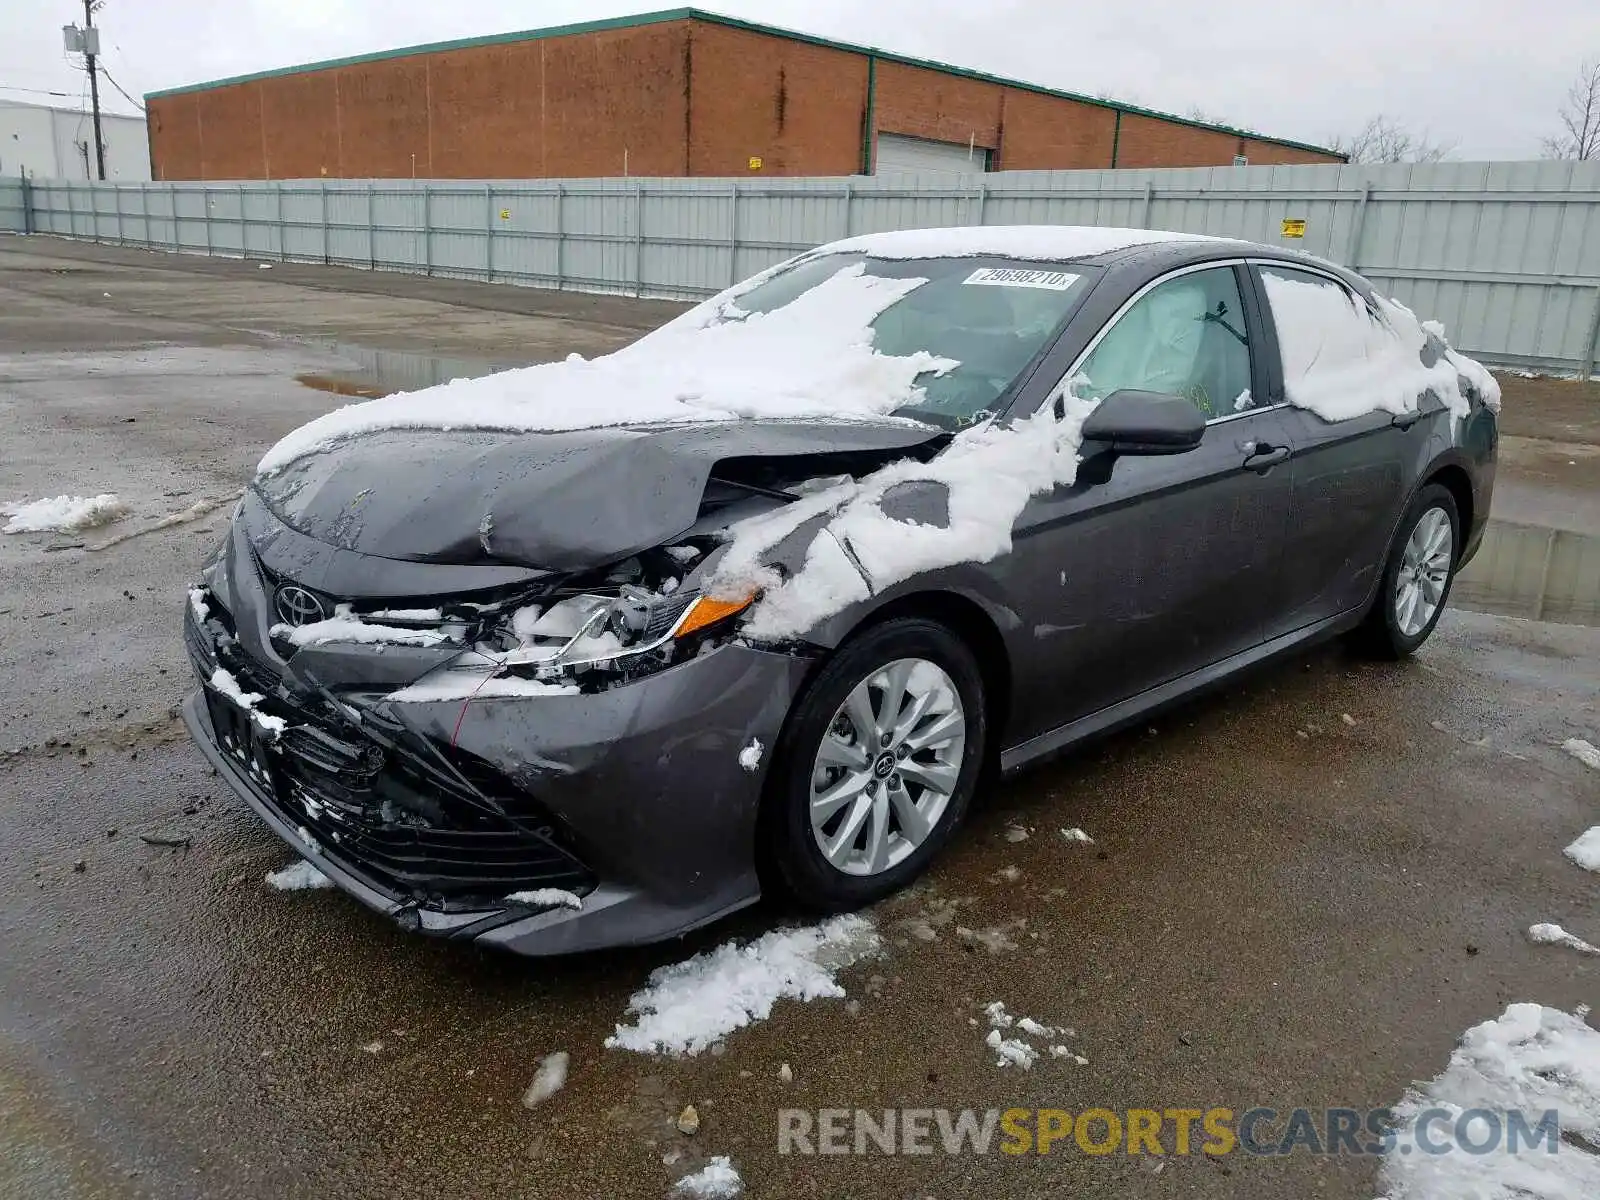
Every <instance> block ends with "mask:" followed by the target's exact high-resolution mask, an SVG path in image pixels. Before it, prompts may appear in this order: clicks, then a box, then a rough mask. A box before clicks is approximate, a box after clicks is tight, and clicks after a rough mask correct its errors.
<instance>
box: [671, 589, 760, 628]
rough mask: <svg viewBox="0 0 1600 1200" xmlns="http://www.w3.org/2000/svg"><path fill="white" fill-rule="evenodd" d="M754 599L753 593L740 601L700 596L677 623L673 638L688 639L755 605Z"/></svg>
mask: <svg viewBox="0 0 1600 1200" xmlns="http://www.w3.org/2000/svg"><path fill="white" fill-rule="evenodd" d="M755 599H756V597H755V593H754V592H752V593H751V594H750V595H748V596H746V597H745V598H744V599H742V600H713V599H712V598H711V597H710V596H701V597H700V598H699V599H698V600H696V601H695V602H694V603H693V604H691V605H690V606H689V611H688V612H686V613H685V614H684V615H683V620H682V621H680V622H679V623H678V628H677V630H676V631H675V632H674V634H673V636H674V637H688V636H689V635H690V634H691V633H697V632H699V631H700V630H702V629H704V628H705V627H706V626H707V625H715V624H716V623H717V622H718V621H722V620H726V619H727V618H728V617H731V616H733V615H734V614H735V613H741V612H743V611H744V610H745V609H747V608H749V607H750V606H751V605H752V604H754V603H755Z"/></svg>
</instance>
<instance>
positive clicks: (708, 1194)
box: [672, 1154, 744, 1200]
mask: <svg viewBox="0 0 1600 1200" xmlns="http://www.w3.org/2000/svg"><path fill="white" fill-rule="evenodd" d="M743 1192H744V1180H742V1179H740V1178H739V1172H738V1171H736V1170H734V1169H733V1163H732V1162H730V1161H729V1160H728V1156H727V1155H726V1154H717V1155H714V1156H713V1157H712V1158H711V1159H710V1160H709V1161H708V1162H707V1163H706V1165H705V1166H703V1167H701V1168H700V1169H699V1170H698V1171H696V1172H695V1173H694V1174H692V1175H685V1176H684V1177H683V1178H682V1179H680V1180H678V1182H677V1183H675V1184H673V1185H672V1194H673V1195H675V1196H690V1197H693V1198H694V1200H732V1197H734V1196H738V1195H742V1194H743Z"/></svg>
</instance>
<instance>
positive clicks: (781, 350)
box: [257, 265, 958, 474]
mask: <svg viewBox="0 0 1600 1200" xmlns="http://www.w3.org/2000/svg"><path fill="white" fill-rule="evenodd" d="M925 282H926V280H922V279H886V278H882V277H879V276H871V275H867V274H865V273H864V268H863V267H862V266H861V265H856V266H854V267H850V268H847V269H845V270H843V271H840V272H839V273H838V274H837V275H834V276H833V277H832V278H830V279H828V280H827V281H825V282H823V283H821V284H819V285H818V286H817V287H815V288H812V289H811V290H810V291H808V292H806V293H805V294H803V295H801V296H800V297H798V298H797V299H796V300H794V301H793V302H791V303H789V304H787V305H785V306H784V307H782V308H780V309H776V310H774V311H773V312H770V313H752V314H749V315H747V316H744V317H743V318H742V319H740V320H730V321H720V322H719V321H717V320H716V319H715V318H716V317H717V315H718V314H717V310H716V309H714V308H712V307H711V306H708V305H701V306H700V307H699V308H696V309H693V310H691V311H690V312H688V313H685V314H684V316H682V317H680V318H678V319H677V320H675V321H672V322H671V323H669V324H667V325H664V326H663V327H662V328H660V329H658V330H656V331H655V332H654V333H651V334H649V335H647V336H645V337H643V338H641V339H639V340H638V341H637V342H635V343H633V344H632V345H631V346H627V347H625V348H623V349H622V350H618V351H616V352H615V353H613V354H608V355H605V356H603V357H601V358H596V359H588V360H586V359H584V358H582V357H580V356H579V355H576V354H574V355H572V356H570V357H569V358H567V359H566V360H565V361H564V362H556V363H543V364H540V365H538V366H533V367H523V368H521V369H520V370H514V371H503V372H501V373H499V374H496V375H487V376H484V377H483V378H481V379H458V380H455V381H453V382H451V383H446V384H441V385H439V386H438V387H431V388H424V389H423V390H422V391H418V392H407V393H403V394H400V395H396V396H386V397H384V398H383V399H381V400H369V401H367V402H365V403H362V404H351V405H347V406H345V407H344V408H340V409H336V410H334V411H333V412H331V413H328V414H327V415H326V416H322V417H318V418H317V419H316V420H314V421H312V422H310V423H309V424H306V425H303V426H301V427H300V428H299V429H297V430H295V431H294V432H293V433H291V434H289V435H288V436H287V437H285V438H284V439H283V440H282V441H280V442H279V443H278V444H277V445H276V446H274V447H273V448H272V449H271V450H269V451H267V454H266V457H264V458H263V459H262V460H261V463H260V465H259V467H258V468H257V470H258V471H259V472H260V473H262V474H271V473H272V472H275V471H278V470H281V469H282V468H283V467H285V466H287V465H288V464H289V463H291V462H294V461H295V460H296V459H298V458H302V457H304V456H305V455H307V454H310V453H313V452H315V451H318V450H321V449H324V448H326V447H328V446H330V445H333V444H335V443H337V442H341V441H344V440H347V439H349V438H351V437H354V436H356V435H358V434H363V433H370V432H373V431H376V430H393V429H444V430H494V431H501V432H542V433H554V432H564V431H571V430H578V429H597V428H604V427H608V426H619V425H664V424H677V423H686V422H704V421H727V420H731V419H735V418H761V417H766V418H816V417H828V418H832V419H836V420H837V419H845V420H848V419H851V418H856V419H861V418H868V419H875V420H881V419H882V417H883V416H884V415H885V414H887V413H890V412H893V411H894V410H895V409H897V408H903V407H905V406H907V405H911V404H915V403H916V402H917V401H918V400H919V399H920V398H921V397H922V394H923V393H922V389H921V388H920V387H918V386H917V382H916V381H917V377H918V376H920V375H923V374H925V373H928V372H935V373H937V372H942V371H947V370H950V369H951V368H953V367H955V366H957V365H958V364H957V363H955V362H953V361H951V360H949V359H943V358H938V357H935V356H934V355H932V354H930V353H928V352H926V351H919V352H918V353H916V354H911V355H906V356H903V357H897V356H892V355H886V354H880V353H878V352H877V351H876V350H874V349H873V348H872V322H873V320H874V319H875V318H876V317H877V316H878V315H879V314H880V313H882V312H883V311H884V310H885V309H887V308H888V307H889V306H890V305H891V304H893V303H894V302H895V301H897V300H899V299H900V298H902V297H903V296H906V295H908V294H909V293H910V292H912V291H913V290H915V289H916V288H918V287H920V286H921V285H922V284H923V283H925Z"/></svg>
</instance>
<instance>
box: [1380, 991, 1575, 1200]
mask: <svg viewBox="0 0 1600 1200" xmlns="http://www.w3.org/2000/svg"><path fill="white" fill-rule="evenodd" d="M1581 1013H1582V1010H1580V1016H1572V1015H1570V1014H1568V1013H1564V1012H1561V1011H1560V1010H1559V1009H1554V1008H1545V1007H1543V1006H1542V1005H1538V1004H1513V1005H1511V1007H1509V1008H1507V1009H1506V1011H1505V1012H1504V1013H1502V1014H1501V1015H1500V1016H1499V1017H1497V1018H1496V1019H1494V1020H1492V1021H1485V1022H1484V1023H1483V1024H1482V1025H1477V1026H1475V1027H1473V1028H1472V1029H1469V1030H1468V1031H1467V1033H1466V1036H1465V1037H1463V1038H1462V1039H1461V1045H1460V1046H1459V1047H1457V1049H1456V1050H1455V1052H1454V1053H1453V1054H1451V1056H1450V1065H1449V1066H1448V1067H1447V1068H1446V1069H1445V1071H1444V1074H1442V1075H1440V1076H1439V1077H1438V1078H1437V1079H1435V1080H1433V1081H1432V1082H1431V1083H1428V1084H1425V1085H1420V1086H1416V1087H1413V1088H1412V1090H1411V1091H1409V1092H1407V1093H1406V1096H1405V1099H1404V1100H1402V1101H1401V1102H1400V1104H1398V1105H1396V1106H1395V1109H1394V1114H1395V1118H1396V1120H1397V1122H1398V1128H1397V1134H1398V1139H1397V1141H1396V1144H1395V1147H1394V1150H1393V1151H1392V1152H1391V1153H1390V1154H1388V1155H1387V1156H1386V1157H1385V1158H1384V1165H1383V1186H1384V1189H1385V1191H1384V1196H1385V1200H1515V1198H1517V1197H1526V1198H1529V1200H1592V1198H1593V1197H1595V1196H1600V1155H1596V1154H1593V1153H1589V1152H1586V1151H1585V1150H1584V1149H1582V1148H1580V1147H1579V1146H1577V1145H1573V1144H1562V1145H1560V1146H1558V1147H1556V1153H1554V1154H1552V1153H1549V1152H1548V1150H1547V1147H1546V1146H1545V1145H1539V1146H1537V1147H1535V1148H1533V1149H1528V1148H1527V1147H1526V1146H1524V1148H1523V1150H1522V1152H1521V1153H1518V1154H1510V1153H1507V1152H1506V1149H1505V1142H1504V1140H1502V1141H1501V1143H1500V1145H1499V1146H1498V1147H1497V1148H1496V1149H1494V1150H1492V1151H1491V1152H1489V1153H1487V1154H1469V1153H1467V1152H1465V1151H1464V1150H1463V1149H1462V1148H1461V1147H1458V1146H1453V1147H1452V1149H1451V1151H1450V1152H1449V1153H1448V1154H1425V1153H1418V1152H1417V1150H1418V1147H1417V1145H1416V1122H1417V1119H1418V1117H1419V1116H1420V1115H1421V1114H1422V1113H1425V1112H1427V1111H1429V1110H1430V1109H1445V1110H1447V1111H1449V1112H1452V1113H1456V1114H1460V1113H1463V1112H1466V1111H1468V1110H1470V1109H1478V1108H1482V1109H1490V1110H1494V1111H1496V1112H1498V1113H1500V1114H1504V1113H1506V1112H1507V1111H1508V1110H1514V1111H1517V1112H1520V1113H1522V1114H1523V1116H1524V1118H1525V1119H1526V1121H1527V1125H1528V1128H1530V1129H1532V1128H1536V1127H1537V1125H1538V1122H1539V1119H1540V1117H1541V1116H1542V1115H1543V1114H1544V1112H1546V1111H1547V1110H1550V1109H1554V1110H1556V1111H1557V1112H1558V1113H1559V1114H1560V1117H1559V1120H1560V1125H1561V1130H1562V1132H1563V1133H1565V1134H1569V1135H1576V1136H1577V1137H1579V1138H1581V1139H1583V1140H1584V1141H1585V1142H1587V1143H1588V1144H1589V1145H1590V1146H1595V1145H1600V1033H1597V1032H1596V1031H1595V1030H1593V1029H1591V1028H1589V1026H1588V1025H1586V1024H1585V1023H1584V1022H1583V1020H1582V1019H1581ZM1502 1119H1504V1117H1503V1116H1502ZM1452 1125H1453V1122H1451V1123H1446V1122H1441V1121H1437V1120H1435V1121H1432V1122H1431V1123H1430V1125H1429V1129H1428V1136H1429V1140H1430V1141H1431V1142H1433V1143H1434V1144H1438V1143H1440V1142H1442V1141H1444V1140H1445V1139H1447V1138H1448V1137H1449V1136H1450V1129H1451V1126H1452ZM1468 1128H1469V1136H1470V1137H1471V1139H1472V1140H1473V1141H1474V1142H1479V1141H1481V1140H1483V1139H1485V1138H1486V1136H1487V1135H1486V1132H1485V1127H1484V1125H1483V1124H1482V1123H1481V1122H1475V1123H1474V1124H1473V1125H1471V1126H1469V1127H1468ZM1408 1147H1409V1149H1410V1150H1411V1151H1412V1152H1411V1153H1405V1152H1404V1151H1405V1150H1406V1149H1407V1148H1408Z"/></svg>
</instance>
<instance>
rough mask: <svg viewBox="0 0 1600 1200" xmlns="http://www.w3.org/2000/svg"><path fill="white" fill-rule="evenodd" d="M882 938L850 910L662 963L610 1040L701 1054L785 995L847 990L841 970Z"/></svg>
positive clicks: (619, 1045)
mask: <svg viewBox="0 0 1600 1200" xmlns="http://www.w3.org/2000/svg"><path fill="white" fill-rule="evenodd" d="M878 946H879V941H878V934H877V931H876V930H875V929H874V928H873V926H872V923H871V922H870V921H868V920H867V919H866V918H864V917H859V916H856V915H854V914H849V915H845V916H839V917H833V918H831V919H829V920H827V921H824V922H823V923H822V924H820V925H812V926H805V927H802V928H799V929H778V930H774V931H773V932H771V933H768V934H765V935H763V936H762V937H759V938H757V939H756V940H755V941H753V942H749V943H747V944H746V945H742V946H741V945H740V944H738V943H737V942H726V943H724V944H723V945H721V946H718V947H716V948H715V949H712V950H707V951H704V952H702V953H700V954H696V955H695V956H694V957H693V958H691V959H688V960H687V961H685V962H680V963H671V964H669V965H667V966H664V967H657V968H656V969H655V970H654V971H652V972H651V973H650V979H649V981H648V983H647V984H646V985H645V987H644V988H643V989H642V990H640V991H638V992H635V993H634V995H633V997H632V998H631V999H630V1000H629V1001H628V1012H629V1013H632V1014H634V1017H635V1021H634V1024H632V1025H620V1024H619V1025H618V1026H617V1030H616V1033H614V1034H613V1035H612V1036H610V1037H608V1038H607V1039H606V1045H607V1046H608V1047H610V1048H612V1049H619V1050H633V1051H637V1052H638V1053H641V1054H666V1055H674V1056H677V1055H688V1056H693V1055H696V1054H699V1053H700V1052H701V1051H703V1050H707V1049H709V1048H710V1047H711V1046H713V1045H714V1044H715V1043H717V1042H719V1041H720V1040H722V1038H724V1037H726V1036H727V1035H728V1034H730V1033H732V1032H733V1031H734V1030H736V1029H741V1028H743V1027H744V1026H746V1025H749V1024H751V1023H752V1022H754V1021H764V1020H766V1019H767V1018H768V1017H769V1016H771V1015H772V1008H773V1005H774V1004H776V1003H777V1002H778V1001H779V1000H783V999H791V1000H802V1001H809V1000H818V999H824V998H837V997H843V996H844V994H845V991H844V988H843V987H841V986H840V985H839V983H838V981H837V979H836V978H835V977H836V976H837V975H838V973H839V971H840V970H841V969H843V968H844V967H847V966H850V965H851V964H852V963H854V962H856V961H858V960H860V959H862V958H865V957H867V956H869V955H872V954H875V953H876V952H877V950H878Z"/></svg>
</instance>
